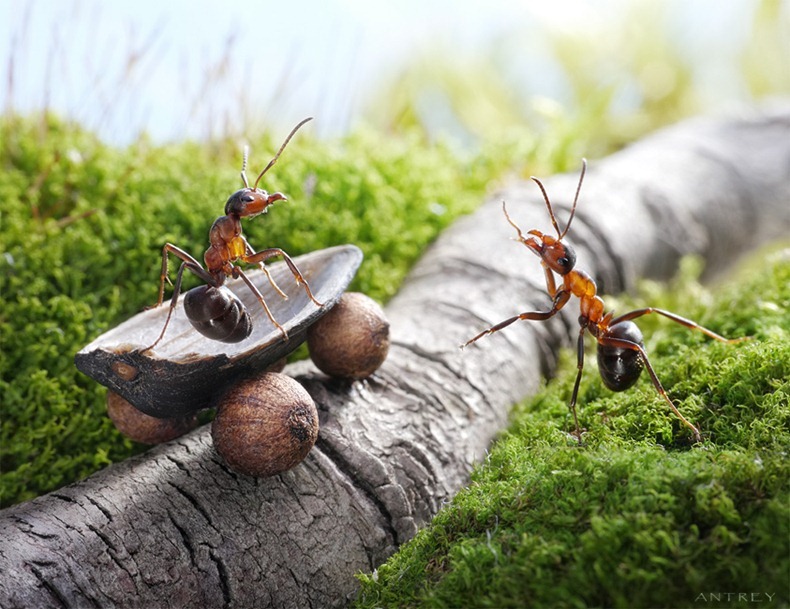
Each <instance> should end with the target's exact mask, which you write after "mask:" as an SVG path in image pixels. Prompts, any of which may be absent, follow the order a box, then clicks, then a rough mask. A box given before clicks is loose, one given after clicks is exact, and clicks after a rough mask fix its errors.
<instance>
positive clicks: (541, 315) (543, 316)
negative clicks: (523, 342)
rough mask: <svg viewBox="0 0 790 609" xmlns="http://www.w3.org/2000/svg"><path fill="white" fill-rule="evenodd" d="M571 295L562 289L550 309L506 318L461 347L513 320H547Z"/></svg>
mask: <svg viewBox="0 0 790 609" xmlns="http://www.w3.org/2000/svg"><path fill="white" fill-rule="evenodd" d="M570 297H571V293H570V292H566V291H565V290H560V291H559V292H557V294H556V295H555V296H554V303H553V305H552V307H551V309H550V310H548V311H530V312H528V313H521V314H520V315H516V316H515V317H511V318H510V319H506V320H505V321H500V322H499V323H498V324H496V325H495V326H491V327H490V328H488V330H483V331H482V332H481V333H480V334H478V335H477V336H475V337H474V338H471V339H469V340H468V341H466V342H465V343H464V344H463V345H461V349H463V348H464V347H468V346H469V345H471V344H472V343H473V342H475V341H476V340H478V339H480V338H483V337H484V336H488V335H489V334H493V333H494V332H498V331H499V330H501V329H502V328H507V327H508V326H509V325H510V324H512V323H513V322H516V321H519V320H524V319H531V320H535V321H545V320H547V319H550V318H551V317H554V315H556V314H557V312H558V311H559V310H560V309H561V308H562V307H564V306H565V303H567V302H568V299H569V298H570Z"/></svg>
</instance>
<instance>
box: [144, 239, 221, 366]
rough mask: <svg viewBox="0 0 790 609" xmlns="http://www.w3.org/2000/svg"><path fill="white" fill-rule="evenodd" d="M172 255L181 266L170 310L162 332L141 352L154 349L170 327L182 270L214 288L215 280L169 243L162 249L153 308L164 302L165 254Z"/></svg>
mask: <svg viewBox="0 0 790 609" xmlns="http://www.w3.org/2000/svg"><path fill="white" fill-rule="evenodd" d="M168 253H172V254H174V255H176V256H178V257H179V258H180V259H181V261H182V262H181V266H180V267H179V268H178V274H177V275H176V283H175V285H174V286H173V297H172V298H171V299H170V308H169V309H168V311H167V319H165V325H164V327H163V328H162V331H161V332H160V333H159V337H158V338H157V339H156V340H155V341H154V342H153V343H152V344H151V345H150V346H148V347H146V348H145V349H143V352H145V351H150V350H151V349H153V348H154V347H156V346H157V345H158V344H159V342H160V341H161V340H162V339H163V338H164V336H165V331H166V330H167V326H169V325H170V318H171V317H173V311H175V308H176V305H177V304H178V297H179V296H180V294H181V281H182V278H183V275H184V269H189V270H190V271H192V272H193V273H194V274H195V275H197V276H198V277H200V278H201V279H202V280H203V281H205V282H206V283H208V284H209V285H213V286H215V287H216V280H215V278H214V277H213V276H212V275H211V273H209V272H208V271H207V270H206V269H204V268H203V267H202V266H200V263H199V262H198V261H197V260H195V259H194V258H193V257H192V256H190V255H189V254H188V253H187V252H185V251H184V250H182V249H181V248H179V247H176V246H175V245H173V244H171V243H165V246H164V247H163V248H162V274H161V276H160V279H159V300H158V301H157V303H156V305H155V306H157V307H158V306H160V305H161V304H162V302H163V300H164V291H165V280H167V281H168V282H169V281H170V280H169V279H168V277H167V254H168Z"/></svg>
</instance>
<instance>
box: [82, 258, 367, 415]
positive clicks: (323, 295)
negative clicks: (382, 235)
mask: <svg viewBox="0 0 790 609" xmlns="http://www.w3.org/2000/svg"><path fill="white" fill-rule="evenodd" d="M294 262H295V263H296V264H297V266H298V267H299V269H300V270H301V271H302V274H303V275H304V277H305V279H306V280H307V281H308V282H309V283H310V287H311V288H312V290H313V294H314V295H315V297H316V298H317V299H318V301H319V302H322V303H324V306H323V307H318V306H316V305H315V304H314V303H313V302H312V301H311V300H310V299H309V298H308V297H307V294H306V293H305V291H304V289H303V288H302V286H299V285H296V282H295V281H294V278H293V275H291V273H290V271H289V270H288V268H287V267H286V265H285V263H283V262H276V263H274V264H271V265H267V268H268V269H269V271H270V272H271V274H272V276H273V277H274V279H275V281H276V282H277V284H278V285H279V286H280V288H282V290H283V291H284V292H285V293H286V294H287V295H288V300H284V299H283V298H282V297H281V296H279V295H278V294H277V293H276V292H274V290H273V289H272V287H271V286H270V285H269V282H268V280H267V279H266V276H265V274H264V273H263V272H262V271H258V270H255V271H250V272H248V273H247V276H248V277H249V278H250V279H251V280H252V282H253V283H254V284H255V286H256V287H257V288H258V289H259V290H260V291H261V293H262V294H263V296H264V298H265V299H266V302H267V304H268V305H269V308H270V309H271V311H272V314H273V315H274V318H275V319H276V320H277V321H278V322H279V323H280V324H282V326H283V327H284V328H285V330H286V331H287V332H288V337H289V338H288V340H284V339H283V337H282V334H281V333H280V331H279V330H278V329H277V328H276V327H275V326H274V325H273V324H272V323H271V321H269V318H268V317H267V316H266V313H265V312H264V311H263V307H261V305H260V303H259V302H258V300H257V298H256V297H255V295H254V294H253V293H252V292H251V291H250V290H249V289H248V288H247V286H246V285H245V284H244V283H243V281H242V280H240V279H239V280H231V281H228V283H227V284H226V286H227V287H228V288H229V289H230V290H231V291H232V292H233V293H234V294H236V295H237V296H238V297H239V299H240V300H241V301H242V302H243V303H244V306H245V307H246V309H247V312H248V313H249V315H250V317H251V320H252V332H251V334H250V336H249V338H247V339H246V340H242V341H241V342H238V343H233V344H230V343H222V342H219V341H216V340H210V339H208V338H206V337H205V336H202V335H201V334H199V333H198V332H196V331H195V329H194V328H193V327H192V324H191V323H190V321H189V320H188V319H187V317H186V315H185V313H184V308H183V300H184V299H183V298H181V299H180V300H179V304H178V307H177V308H176V310H175V311H174V313H173V317H172V319H171V321H170V325H169V326H168V328H167V332H166V333H165V337H164V338H163V339H162V341H161V342H160V343H159V344H158V345H157V346H156V348H155V349H153V350H151V351H145V352H142V351H140V350H141V349H145V348H146V347H147V346H148V345H151V344H152V343H153V342H154V341H155V340H156V338H157V336H158V335H159V333H160V332H161V330H162V326H163V325H164V322H165V317H166V316H167V307H168V302H167V301H166V302H165V303H164V304H163V305H162V306H160V307H156V308H155V309H149V310H147V311H143V312H142V313H139V314H138V315H135V316H134V317H132V318H131V319H129V320H127V321H126V322H124V323H122V324H120V325H119V326H117V327H115V328H113V329H112V330H110V331H108V332H106V333H105V334H102V335H101V336H99V337H98V338H97V339H96V340H94V341H93V342H91V343H90V344H89V345H87V346H86V347H84V348H83V349H82V350H80V351H79V353H77V355H76V356H75V357H74V362H75V364H76V366H77V368H78V369H79V370H80V371H82V372H83V373H85V374H87V375H88V376H90V377H91V378H93V379H95V380H96V381H98V382H99V383H101V384H102V385H105V386H106V387H108V388H109V389H111V390H112V391H115V392H116V393H118V394H119V395H121V396H122V397H123V398H124V399H126V400H128V401H129V402H130V403H131V404H132V405H133V406H135V407H136V408H137V409H139V410H141V411H142V412H144V413H146V414H149V415H151V416H154V417H160V418H170V417H179V416H184V415H186V414H190V413H193V412H197V411H199V410H202V409H204V408H209V407H211V406H213V403H214V402H215V401H216V399H217V398H218V396H219V395H221V394H222V393H223V392H224V391H226V390H227V389H228V387H229V386H230V385H232V384H234V383H235V382H237V381H238V380H239V379H241V378H245V377H248V376H251V375H253V374H255V373H257V372H260V371H262V370H265V369H266V368H268V367H269V366H271V365H272V364H273V363H275V362H277V361H278V360H280V359H281V358H283V357H285V356H286V355H288V354H289V353H291V352H292V351H293V350H294V349H296V348H297V347H298V346H299V345H300V344H301V343H302V342H303V341H304V340H305V336H306V333H307V328H308V327H310V325H311V324H313V323H314V322H315V321H316V320H318V319H319V318H320V317H321V316H323V315H324V314H325V313H327V312H328V311H329V310H330V309H331V308H332V305H334V304H335V303H336V302H337V300H338V299H339V298H340V296H341V295H342V294H343V292H344V291H345V289H346V287H348V284H349V283H350V282H351V279H353V277H354V274H355V273H356V271H357V268H358V267H359V265H360V263H361V262H362V252H361V251H360V250H359V248H357V247H356V246H353V245H341V246H337V247H332V248H328V249H325V250H319V251H316V252H312V253H309V254H305V255H304V256H299V257H296V258H294ZM154 292H155V290H154V289H152V291H151V293H152V294H153V293H154Z"/></svg>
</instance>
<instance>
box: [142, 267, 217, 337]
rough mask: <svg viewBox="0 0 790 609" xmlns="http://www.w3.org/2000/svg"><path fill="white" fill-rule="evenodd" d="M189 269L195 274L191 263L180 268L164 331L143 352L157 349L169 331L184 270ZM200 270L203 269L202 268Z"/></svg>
mask: <svg viewBox="0 0 790 609" xmlns="http://www.w3.org/2000/svg"><path fill="white" fill-rule="evenodd" d="M187 268H188V269H189V270H191V271H193V272H194V269H193V268H192V267H191V263H189V262H182V263H181V266H180V267H178V273H177V274H176V283H175V285H174V287H173V297H172V298H171V299H170V308H169V309H168V310H167V318H166V319H165V325H164V326H163V327H162V331H161V332H160V333H159V337H158V338H157V339H156V340H155V341H154V342H153V343H152V344H151V345H150V346H148V347H146V348H145V349H143V352H145V351H150V350H151V349H153V348H154V347H156V346H157V345H158V344H159V342H160V341H161V340H162V339H163V338H164V337H165V331H166V330H167V326H169V325H170V318H171V317H173V311H175V309H176V305H177V304H178V297H179V295H180V294H181V279H182V278H183V275H184V269H187ZM200 270H203V269H202V268H201V269H200ZM196 274H197V273H196ZM159 304H162V302H161V295H160V301H159ZM157 306H158V305H157Z"/></svg>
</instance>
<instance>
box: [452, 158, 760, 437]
mask: <svg viewBox="0 0 790 609" xmlns="http://www.w3.org/2000/svg"><path fill="white" fill-rule="evenodd" d="M586 170H587V160H586V159H582V171H581V176H580V177H579V185H578V187H577V188H576V196H575V197H574V199H573V206H572V207H571V215H570V218H568V224H567V225H566V226H565V230H563V231H560V228H559V225H558V224H557V219H556V217H555V216H554V211H553V209H552V207H551V202H550V201H549V197H548V195H547V194H546V189H545V188H544V187H543V184H542V183H541V181H540V180H539V179H537V178H535V177H532V178H531V179H532V181H533V182H535V183H536V184H537V185H538V187H539V188H540V191H541V193H542V194H543V200H544V201H545V202H546V207H547V208H548V210H549V216H550V217H551V223H552V225H554V230H555V231H557V238H554V237H553V236H551V235H544V234H543V233H541V232H540V231H539V230H531V231H529V232H528V233H527V234H528V235H531V236H529V237H525V236H524V234H523V233H522V232H521V229H520V228H519V227H518V226H517V225H516V223H515V222H513V220H512V219H511V218H510V216H509V215H508V213H507V207H506V206H505V203H504V201H503V202H502V211H503V213H504V214H505V218H506V219H507V221H508V223H509V224H510V225H511V226H512V227H513V228H515V229H516V232H517V233H518V239H517V241H519V242H521V243H523V244H524V245H526V246H527V248H529V250H530V251H532V252H533V253H534V254H535V255H537V256H538V257H539V258H540V263H541V265H542V266H543V271H544V273H545V276H546V289H547V290H548V293H549V296H551V298H552V306H551V309H549V310H548V311H530V312H527V313H521V314H519V315H516V316H515V317H511V318H510V319H506V320H505V321H502V322H500V323H498V324H496V325H494V326H492V327H490V328H489V329H488V330H484V331H483V332H480V334H478V335H477V336H475V337H474V338H472V339H471V340H468V341H467V342H466V343H464V344H463V345H461V348H462V349H463V348H464V347H466V346H468V345H470V344H472V343H473V342H475V341H476V340H478V339H480V338H482V337H483V336H487V335H489V334H493V333H494V332H497V331H499V330H501V329H503V328H506V327H507V326H509V325H510V324H512V323H513V322H516V321H518V320H523V319H530V320H538V321H545V320H547V319H550V318H551V317H553V316H554V315H556V314H557V313H558V312H559V311H560V309H562V308H563V307H564V306H565V305H566V304H567V302H568V300H569V299H570V298H571V296H576V297H577V298H578V299H579V301H580V302H579V309H580V315H579V325H580V326H581V329H580V331H579V340H578V343H577V351H576V352H577V358H578V359H577V368H578V373H577V375H576V383H575V384H574V386H573V393H572V394H571V401H570V404H569V408H570V410H571V412H572V413H573V422H574V425H575V426H576V430H575V433H574V435H575V436H576V439H577V440H579V442H581V429H580V427H579V419H578V418H577V416H576V398H577V395H578V393H579V383H580V381H581V377H582V370H583V368H584V333H585V331H589V332H590V334H592V335H593V336H594V337H595V339H596V341H598V370H599V372H600V374H601V378H602V379H603V382H604V385H606V386H607V387H608V388H609V389H611V390H612V391H625V390H626V389H628V388H630V387H631V386H633V385H634V383H636V381H637V379H638V378H639V375H640V374H641V373H642V369H643V368H647V372H648V374H649V375H650V379H651V380H652V381H653V386H654V387H655V388H656V391H658V393H659V394H660V395H661V397H662V398H663V399H664V401H665V402H666V403H667V404H668V405H669V407H670V408H671V409H672V412H674V413H675V415H677V417H678V418H679V419H680V420H681V421H682V423H683V424H684V425H685V426H686V427H688V428H689V429H690V430H691V431H692V433H693V434H694V439H695V440H696V441H697V442H701V441H702V437H701V435H700V431H699V429H697V427H695V426H694V425H693V424H692V423H691V422H689V421H688V419H686V417H684V416H683V415H682V414H681V413H680V411H679V410H678V409H677V408H676V407H675V405H674V404H673V403H672V400H671V399H670V398H669V396H668V395H667V393H666V391H665V390H664V387H663V386H662V385H661V381H659V380H658V376H657V375H656V372H655V370H654V369H653V366H651V364H650V360H649V359H648V357H647V353H646V352H645V345H644V341H643V339H642V333H641V331H640V330H639V328H638V327H637V325H636V324H635V323H634V322H633V321H632V320H633V319H636V318H638V317H642V316H643V315H649V314H651V313H657V314H659V315H663V316H664V317H666V318H668V319H671V320H672V321H674V322H676V323H679V324H680V325H682V326H685V327H686V328H689V329H691V330H699V331H700V332H702V333H703V334H705V335H707V336H709V337H710V338H713V339H715V340H718V341H721V342H725V343H736V342H740V341H742V340H747V338H748V337H744V338H736V339H728V338H725V337H723V336H720V335H718V334H716V333H715V332H713V331H712V330H708V329H707V328H704V327H702V326H700V325H699V324H697V323H695V322H693V321H691V320H689V319H685V318H684V317H681V316H679V315H676V314H675V313H671V312H669V311H664V310H662V309H656V308H654V307H646V308H644V309H637V310H635V311H631V312H630V313H625V314H624V315H620V316H619V317H614V312H613V311H609V312H606V313H605V312H604V302H603V300H602V299H601V298H600V297H599V296H598V295H597V293H596V292H597V289H598V288H597V286H596V284H595V281H594V280H593V279H592V277H590V275H589V274H587V273H586V272H584V271H581V270H576V269H574V268H573V267H574V266H575V264H576V252H575V251H574V250H573V248H572V247H571V246H570V245H568V244H566V243H563V242H562V240H563V238H564V237H565V235H567V234H568V229H570V226H571V222H572V221H573V215H574V213H575V212H576V203H577V201H578V200H579V192H580V191H581V187H582V181H583V180H584V174H585V172H586ZM554 273H557V274H558V275H559V276H560V277H561V280H562V283H561V285H560V286H559V288H558V287H557V283H556V280H555V278H554Z"/></svg>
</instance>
